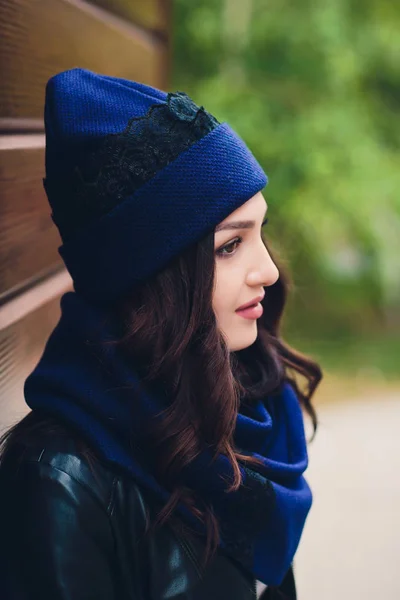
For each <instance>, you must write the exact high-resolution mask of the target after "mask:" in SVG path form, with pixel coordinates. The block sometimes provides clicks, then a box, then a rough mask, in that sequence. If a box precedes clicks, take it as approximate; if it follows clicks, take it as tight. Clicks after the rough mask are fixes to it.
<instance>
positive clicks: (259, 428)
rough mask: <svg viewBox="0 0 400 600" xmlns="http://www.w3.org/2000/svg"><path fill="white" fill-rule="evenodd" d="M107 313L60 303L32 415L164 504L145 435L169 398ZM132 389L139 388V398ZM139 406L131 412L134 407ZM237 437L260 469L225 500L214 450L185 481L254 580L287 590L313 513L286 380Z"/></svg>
mask: <svg viewBox="0 0 400 600" xmlns="http://www.w3.org/2000/svg"><path fill="white" fill-rule="evenodd" d="M106 323H107V318H106V316H105V314H103V313H102V309H99V308H95V307H94V306H92V305H91V304H88V303H86V302H85V301H84V300H83V299H82V298H81V297H80V296H79V295H78V294H76V293H75V292H68V293H67V294H65V295H64V296H63V297H62V299H61V317H60V320H59V322H58V324H57V326H56V327H55V329H54V330H53V332H52V334H51V335H50V337H49V339H48V341H47V344H46V347H45V350H44V352H43V355H42V357H41V359H40V361H39V363H38V365H37V366H36V368H35V369H34V371H33V372H32V373H31V374H30V376H29V377H28V378H27V380H26V382H25V399H26V402H27V404H28V406H29V407H30V408H31V409H32V410H36V409H40V410H41V411H45V412H46V413H49V414H52V415H55V416H56V417H58V418H60V419H62V420H63V421H64V422H67V423H68V424H70V425H71V426H73V427H74V429H75V430H78V431H79V432H80V433H81V434H82V436H83V437H84V438H85V439H86V440H87V441H88V442H89V443H90V444H91V445H92V447H94V448H95V449H96V450H97V452H98V453H99V454H100V455H101V456H102V457H103V458H104V459H105V460H106V461H107V462H108V463H110V464H114V465H117V466H118V468H122V469H123V470H124V472H126V473H127V474H129V475H130V476H132V477H133V479H134V480H135V481H136V482H137V483H138V484H139V485H141V486H144V487H145V488H147V489H149V490H151V491H152V492H154V493H155V494H156V495H157V496H158V497H159V498H160V499H161V500H162V501H163V502H165V501H167V500H168V498H169V492H168V491H167V490H166V489H165V488H163V487H162V485H160V483H159V482H158V481H157V479H156V477H155V476H154V474H153V473H152V471H151V469H150V468H149V462H148V461H147V460H146V456H149V455H151V448H144V451H143V440H142V435H141V434H142V432H143V430H144V429H145V426H146V424H148V423H149V422H150V420H152V419H153V420H154V419H156V418H158V417H157V414H158V413H160V412H161V411H162V410H163V409H164V408H166V406H167V402H168V399H167V398H166V397H165V394H164V395H163V394H162V393H156V392H155V388H150V386H147V387H146V386H143V385H139V387H138V383H139V384H140V378H139V375H138V373H139V370H138V369H135V368H134V365H132V364H131V361H129V364H128V360H127V359H126V358H124V356H123V354H122V352H121V351H120V350H118V349H117V346H116V345H112V344H105V343H104V342H107V341H109V340H115V339H116V336H115V331H111V328H110V325H109V324H108V325H107V324H106ZM132 388H135V389H136V390H140V391H139V392H135V394H134V397H133V398H132V396H133V392H132ZM133 407H134V408H133ZM234 440H235V443H236V445H237V447H238V448H240V450H241V452H242V453H243V454H247V455H252V456H257V457H259V458H261V459H262V461H263V468H261V467H257V469H256V470H254V469H253V466H251V469H250V468H247V467H244V466H242V465H241V466H240V468H241V471H242V476H243V483H242V484H241V486H240V488H239V489H238V490H237V491H236V492H231V493H229V494H227V493H225V490H226V489H227V487H229V485H230V483H231V482H232V468H231V465H230V463H229V462H228V460H227V458H226V457H225V456H224V455H222V454H220V455H219V456H218V457H217V459H216V460H215V461H214V462H212V460H211V459H212V456H211V453H210V451H209V449H208V448H206V447H205V448H204V450H203V451H202V452H201V454H199V455H198V456H197V458H196V459H195V460H194V461H193V462H192V463H190V465H188V466H187V467H185V468H184V469H183V471H182V473H181V476H182V479H183V482H184V484H185V485H187V486H188V487H190V488H192V489H193V490H195V492H196V496H197V497H198V498H199V499H201V500H202V501H205V502H207V503H209V504H212V506H213V509H214V512H215V514H216V516H217V517H218V519H219V522H220V531H221V538H220V547H221V548H223V549H224V550H225V551H226V553H228V555H229V554H230V555H231V556H232V557H234V558H235V559H237V560H238V561H240V563H241V564H242V566H243V567H244V568H245V569H247V570H248V571H249V572H250V573H252V574H253V575H254V577H255V578H256V579H259V580H260V581H262V582H264V583H265V584H267V585H280V583H281V582H282V580H283V578H284V576H285V574H286V573H287V571H288V569H289V568H290V566H291V563H292V560H293V557H294V554H295V552H296V549H297V547H298V544H299V541H300V537H301V533H302V530H303V527H304V523H305V520H306V517H307V514H308V512H309V510H310V507H311V503H312V494H311V490H310V488H309V486H308V484H307V482H306V480H305V479H304V477H303V472H304V471H305V469H306V468H307V464H308V456H307V449H306V440H305V432H304V424H303V416H302V412H301V408H300V405H299V402H298V398H297V396H296V394H295V392H294V389H293V387H292V386H291V385H289V383H288V382H285V383H284V384H283V385H282V386H281V389H280V392H279V394H274V395H271V396H269V397H268V398H266V399H265V400H264V401H261V400H259V401H256V402H254V404H252V408H251V411H250V412H249V411H246V414H242V412H241V411H240V412H239V414H238V416H237V421H236V428H235V434H234ZM177 510H178V512H179V513H180V515H181V517H182V519H183V521H186V522H187V524H189V525H190V526H191V527H192V528H194V529H195V530H197V531H198V532H200V533H202V532H203V533H205V530H204V531H203V529H204V525H203V524H202V523H201V522H200V520H199V519H198V518H196V517H195V516H193V515H192V513H191V512H190V511H189V510H188V509H187V508H186V507H185V506H181V505H179V506H178V508H177Z"/></svg>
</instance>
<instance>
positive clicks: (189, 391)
mask: <svg viewBox="0 0 400 600" xmlns="http://www.w3.org/2000/svg"><path fill="white" fill-rule="evenodd" d="M45 126H46V178H45V179H44V186H45V189H46V193H47V196H48V199H49V202H50V205H51V208H52V218H53V220H54V222H55V224H56V225H57V227H58V229H59V231H60V235H61V237H62V242H63V244H62V246H61V247H60V249H59V251H60V254H61V256H62V258H63V260H64V262H65V265H66V267H67V268H68V270H69V272H70V274H71V276H72V278H73V281H74V290H75V291H74V292H69V293H67V294H65V295H64V296H63V297H62V299H61V317H60V320H59V323H58V324H57V326H56V327H55V329H54V331H53V332H52V334H51V335H50V337H49V340H48V342H47V344H46V347H45V350H44V353H43V355H42V357H41V359H40V361H39V363H38V365H37V366H36V368H35V370H34V371H33V372H32V373H31V375H30V376H29V377H28V379H27V380H26V382H25V388H24V391H25V399H26V402H27V405H28V406H29V407H30V409H31V411H30V412H29V414H28V415H27V416H26V417H25V418H24V419H22V420H21V421H20V422H19V423H17V424H16V425H15V426H14V427H13V428H12V429H10V430H9V431H8V432H7V433H6V434H5V435H4V436H3V439H2V459H1V466H0V485H1V494H0V503H1V504H0V519H1V532H2V545H1V546H2V557H1V565H2V569H3V576H2V594H6V595H5V596H4V595H2V597H4V598H7V599H9V600H14V599H15V600H16V599H18V600H22V599H24V600H33V599H36V598H47V597H48V598H52V600H61V599H62V600H70V599H71V600H72V599H73V600H83V599H85V600H88V599H89V598H90V599H93V600H94V599H96V600H114V599H115V600H116V599H118V600H122V599H126V600H164V599H165V600H166V599H167V598H168V599H171V600H172V599H174V600H175V599H176V600H178V599H179V600H183V599H189V598H190V599H191V600H214V599H215V600H217V599H218V600H220V599H222V598H226V599H228V598H229V600H247V599H251V598H256V597H262V598H281V599H282V598H287V599H290V600H292V599H294V598H295V597H296V591H295V582H294V576H293V569H292V561H293V557H294V555H295V552H296V549H297V547H298V544H299V541H300V537H301V533H302V530H303V527H304V523H305V520H306V517H307V515H308V513H309V510H310V507H311V504H312V494H311V491H310V488H309V486H308V484H307V482H306V480H305V478H304V475H303V474H304V471H305V470H306V468H307V463H308V457H307V448H306V440H305V432H304V423H303V411H302V409H304V410H305V411H306V412H307V413H308V414H309V416H310V417H311V419H312V422H313V425H314V432H315V430H316V427H317V420H316V414H315V411H314V409H313V407H312V405H311V402H310V400H311V397H312V395H313V393H314V391H315V388H316V386H317V385H318V382H319V381H320V379H321V371H320V368H319V366H318V365H317V364H316V363H315V362H313V361H312V360H310V359H309V358H307V357H305V356H302V355H301V354H299V353H298V352H296V351H295V350H293V349H291V348H290V347H289V346H288V345H287V344H286V343H285V342H284V341H283V340H282V338H281V335H280V324H281V319H282V316H283V311H284V307H285V302H286V295H287V289H288V278H287V276H285V274H284V273H283V271H282V269H279V270H278V268H277V265H276V261H274V260H273V258H272V254H271V252H270V250H269V249H268V245H267V243H266V241H265V239H264V237H263V226H264V225H265V224H266V222H267V220H268V219H267V218H266V209H267V206H266V202H265V198H264V196H263V194H262V190H263V188H264V187H265V185H266V183H267V178H266V175H265V174H264V172H263V170H262V169H261V167H260V165H259V164H258V162H257V161H256V159H255V158H254V156H253V155H252V153H251V152H250V151H249V149H248V148H247V147H246V145H245V144H244V142H243V141H242V140H241V139H240V138H239V137H238V136H237V134H236V133H235V132H234V131H233V130H232V129H231V128H230V127H229V125H227V124H226V123H219V122H218V121H217V119H215V117H213V116H212V115H211V114H210V113H208V112H207V111H205V110H204V108H203V107H198V106H197V105H196V104H195V103H194V102H193V101H192V100H191V99H190V98H189V96H187V95H186V94H185V93H183V92H177V93H170V94H166V93H164V92H162V91H160V90H157V89H154V88H151V87H149V86H145V85H143V84H139V83H136V82H132V81H128V80H123V79H118V78H113V77H107V76H104V75H98V74H96V73H93V72H91V71H88V70H85V69H72V70H69V71H66V72H63V73H59V74H58V75H56V76H55V77H53V78H51V79H50V80H49V82H48V84H47V87H46V100H45ZM296 374H297V375H302V376H303V377H304V380H305V383H306V386H305V388H306V389H305V390H302V389H300V386H299V385H298V384H297V381H296V377H295V376H296ZM303 387H304V386H303ZM261 594H262V595H261Z"/></svg>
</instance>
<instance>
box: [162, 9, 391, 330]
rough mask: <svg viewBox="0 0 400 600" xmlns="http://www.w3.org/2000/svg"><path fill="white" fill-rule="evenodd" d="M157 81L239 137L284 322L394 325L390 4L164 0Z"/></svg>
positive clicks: (295, 325) (321, 326)
mask: <svg viewBox="0 0 400 600" xmlns="http://www.w3.org/2000/svg"><path fill="white" fill-rule="evenodd" d="M174 11H175V12H174V31H173V44H174V47H173V77H172V81H171V89H183V90H185V91H187V92H188V93H190V94H191V95H192V97H193V98H194V99H195V100H196V101H197V102H198V103H200V104H204V105H205V106H206V107H207V109H209V110H210V111H211V112H213V113H214V114H215V115H216V116H217V117H218V118H219V120H221V121H228V122H229V123H230V124H231V125H232V126H233V127H234V128H235V129H236V130H237V131H238V133H240V135H242V137H243V138H244V139H245V140H246V142H247V143H248V145H249V147H250V148H251V149H252V151H253V152H254V154H255V155H256V156H257V158H258V159H259V161H260V162H261V164H262V165H263V167H264V169H265V171H266V172H267V174H268V175H269V178H270V183H269V185H268V187H267V188H266V190H265V193H266V198H267V202H268V204H269V206H270V214H269V216H270V224H269V225H268V228H269V229H268V231H267V234H268V235H269V236H270V239H271V242H272V244H273V248H276V250H277V251H278V252H281V251H282V253H283V255H284V256H285V257H288V260H289V263H290V266H291V271H292V273H293V277H294V281H295V288H296V308H295V309H294V310H293V311H291V310H289V319H288V322H289V326H290V327H291V328H292V329H297V330H301V329H302V328H304V330H306V329H309V328H310V327H314V328H315V331H318V332H319V333H320V334H322V335H323V334H324V333H331V334H332V335H339V334H340V333H341V332H342V333H343V334H345V333H348V332H353V333H354V334H359V333H360V332H365V331H367V332H370V333H371V332H374V331H375V332H376V331H378V330H381V331H385V330H386V331H387V332H392V331H393V330H396V329H397V332H399V331H400V268H399V267H400V265H399V262H400V260H399V257H400V195H399V191H398V190H399V189H400V169H399V166H400V165H399V142H400V126H399V119H398V118H397V115H398V112H399V108H400V73H399V64H400V63H399V58H400V36H399V35H398V31H399V28H400V8H399V5H396V3H393V2H391V1H389V0H364V1H363V2H362V3H360V2H356V1H355V0H336V1H335V2H331V1H330V0H320V1H319V2H317V3H316V2H313V1H311V0H304V1H303V2H301V3H299V2H294V1H290V0H279V1H277V0H268V2H267V1H266V0H240V1H239V0H202V2H201V3H198V4H194V3H189V2H187V1H186V0H175V2H174Z"/></svg>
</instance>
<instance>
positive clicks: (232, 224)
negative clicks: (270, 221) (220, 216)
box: [215, 206, 268, 232]
mask: <svg viewBox="0 0 400 600" xmlns="http://www.w3.org/2000/svg"><path fill="white" fill-rule="evenodd" d="M267 210H268V206H267V208H266V211H265V213H264V217H265V215H266V214H267ZM255 224H256V222H255V221H228V223H220V224H219V225H217V226H216V228H215V232H217V231H225V230H226V229H252V227H254V226H255Z"/></svg>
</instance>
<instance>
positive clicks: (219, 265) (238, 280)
mask: <svg viewBox="0 0 400 600" xmlns="http://www.w3.org/2000/svg"><path fill="white" fill-rule="evenodd" d="M266 208H267V205H266V202H265V199H264V196H263V195H262V193H261V192H258V193H257V194H256V195H255V196H253V197H252V198H250V200H248V201H247V202H246V203H245V204H242V206H240V207H239V208H238V209H236V210H235V211H234V212H233V213H231V214H230V215H229V216H228V217H227V218H226V219H224V220H223V221H221V223H220V224H219V225H218V226H217V227H216V229H215V241H214V248H215V263H216V265H215V284H214V293H213V309H214V313H215V315H216V318H217V324H218V327H219V329H220V331H221V332H222V334H223V335H224V337H225V339H226V341H227V344H228V348H229V350H230V351H231V352H233V351H235V350H242V349H243V348H247V347H248V346H250V345H251V344H253V343H254V342H255V340H256V338H257V319H259V318H260V316H261V314H262V307H261V306H260V305H258V306H256V307H255V308H254V309H250V310H248V311H247V312H244V311H238V308H239V307H241V306H242V305H243V304H247V303H249V302H251V301H252V300H253V299H255V298H257V297H258V298H259V299H261V298H262V297H263V296H264V287H265V286H269V285H273V284H274V283H275V282H276V281H277V280H278V278H279V271H278V269H277V267H276V265H275V263H273V262H272V259H271V257H270V255H269V253H268V250H267V249H266V247H265V246H264V244H263V241H262V239H261V227H262V224H263V221H264V218H265V213H266ZM255 302H257V300H256V301H255Z"/></svg>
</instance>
